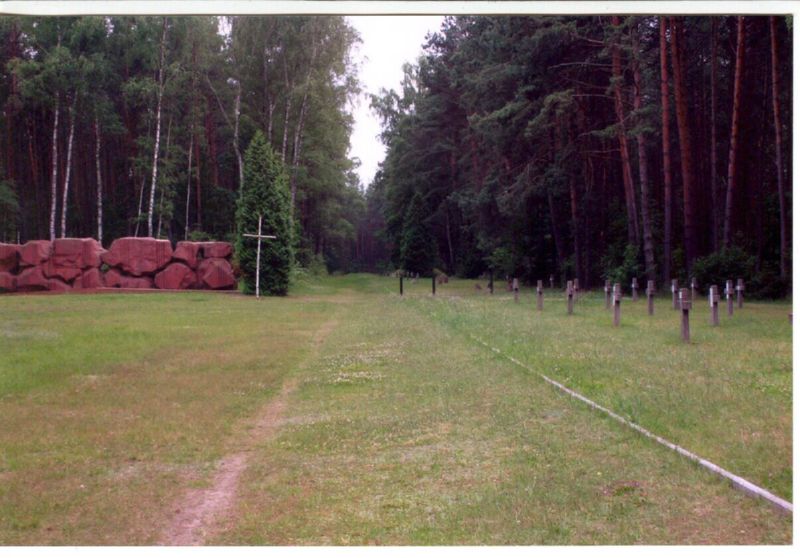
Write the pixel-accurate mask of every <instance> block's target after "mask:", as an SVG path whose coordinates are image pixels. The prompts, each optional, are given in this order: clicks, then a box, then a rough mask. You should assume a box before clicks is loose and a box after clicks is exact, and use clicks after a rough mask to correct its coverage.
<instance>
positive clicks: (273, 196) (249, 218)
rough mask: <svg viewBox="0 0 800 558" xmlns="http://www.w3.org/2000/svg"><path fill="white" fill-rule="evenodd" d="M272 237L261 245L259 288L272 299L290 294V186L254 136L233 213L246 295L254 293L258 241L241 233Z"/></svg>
mask: <svg viewBox="0 0 800 558" xmlns="http://www.w3.org/2000/svg"><path fill="white" fill-rule="evenodd" d="M259 215H260V216H261V233H262V234H267V235H275V236H276V237H277V238H276V239H273V240H262V242H261V270H260V271H261V273H260V288H261V290H262V291H263V292H265V293H268V294H272V295H285V294H286V293H287V291H288V290H289V272H290V270H291V266H292V261H293V257H294V255H293V252H292V220H291V215H290V208H289V182H288V178H287V176H286V171H285V169H284V166H283V164H282V163H281V162H280V159H278V157H277V155H276V154H275V152H274V151H273V150H272V148H271V147H270V146H269V144H267V140H266V139H265V138H264V135H263V134H262V133H261V132H256V134H255V135H254V136H253V139H252V140H251V142H250V146H249V147H248V148H247V152H246V153H245V157H244V185H243V187H242V194H241V197H240V198H239V206H238V208H237V212H236V224H237V229H238V230H237V237H236V256H237V259H238V261H239V267H240V268H241V270H242V274H243V276H244V290H245V292H246V293H253V292H255V284H256V251H257V240H256V239H254V238H247V237H244V236H243V234H244V233H255V232H257V231H258V218H259Z"/></svg>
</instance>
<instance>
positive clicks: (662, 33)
mask: <svg viewBox="0 0 800 558" xmlns="http://www.w3.org/2000/svg"><path fill="white" fill-rule="evenodd" d="M658 28H659V42H660V48H659V51H660V58H661V157H662V160H663V167H664V269H663V271H664V284H665V285H668V284H669V282H670V279H671V277H670V274H671V272H672V269H671V267H672V265H671V264H672V244H671V240H672V163H671V158H672V157H671V154H670V148H669V71H668V69H667V18H665V17H659V18H658Z"/></svg>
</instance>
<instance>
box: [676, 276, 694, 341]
mask: <svg viewBox="0 0 800 558" xmlns="http://www.w3.org/2000/svg"><path fill="white" fill-rule="evenodd" d="M691 296H692V295H691V294H690V291H689V289H681V290H680V292H679V293H678V303H679V305H680V307H681V337H682V338H683V340H684V341H685V342H686V343H689V311H690V310H691V309H692V299H691Z"/></svg>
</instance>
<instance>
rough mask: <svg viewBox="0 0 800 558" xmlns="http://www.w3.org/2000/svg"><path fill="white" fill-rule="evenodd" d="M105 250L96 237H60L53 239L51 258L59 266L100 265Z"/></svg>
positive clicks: (84, 266) (84, 267)
mask: <svg viewBox="0 0 800 558" xmlns="http://www.w3.org/2000/svg"><path fill="white" fill-rule="evenodd" d="M103 252H104V250H103V247H102V245H101V244H100V243H99V242H97V241H96V240H95V239H94V238H59V239H57V240H54V241H53V253H52V256H51V257H50V260H51V261H52V262H53V263H54V264H55V265H56V266H58V267H75V268H78V269H86V268H89V267H100V256H101V255H102V254H103Z"/></svg>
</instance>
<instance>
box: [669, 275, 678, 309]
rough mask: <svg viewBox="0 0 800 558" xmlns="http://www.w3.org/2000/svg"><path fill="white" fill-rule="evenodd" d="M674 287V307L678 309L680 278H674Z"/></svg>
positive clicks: (672, 286) (672, 287)
mask: <svg viewBox="0 0 800 558" xmlns="http://www.w3.org/2000/svg"><path fill="white" fill-rule="evenodd" d="M670 288H671V289H672V309H673V310H677V309H678V280H677V279H673V280H672V285H671V287H670Z"/></svg>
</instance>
